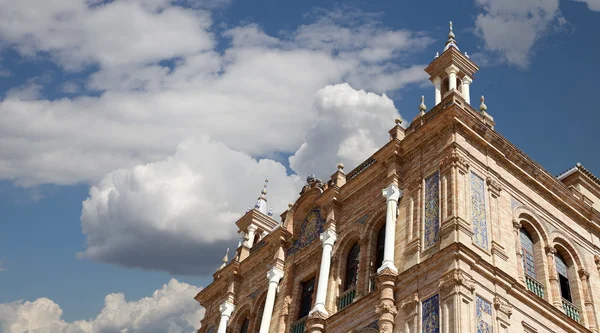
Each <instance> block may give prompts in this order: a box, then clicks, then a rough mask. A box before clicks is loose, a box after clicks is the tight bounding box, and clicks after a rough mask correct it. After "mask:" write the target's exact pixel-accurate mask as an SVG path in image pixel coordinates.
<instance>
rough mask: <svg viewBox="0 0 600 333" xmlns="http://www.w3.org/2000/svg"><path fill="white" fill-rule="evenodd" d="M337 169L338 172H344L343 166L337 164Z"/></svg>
mask: <svg viewBox="0 0 600 333" xmlns="http://www.w3.org/2000/svg"><path fill="white" fill-rule="evenodd" d="M337 168H338V171H343V170H344V164H342V163H338V165H337Z"/></svg>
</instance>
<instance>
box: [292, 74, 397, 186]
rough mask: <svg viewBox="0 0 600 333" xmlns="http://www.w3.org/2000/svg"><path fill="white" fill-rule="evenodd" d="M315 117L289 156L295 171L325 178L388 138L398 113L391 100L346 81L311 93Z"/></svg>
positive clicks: (348, 167)
mask: <svg viewBox="0 0 600 333" xmlns="http://www.w3.org/2000/svg"><path fill="white" fill-rule="evenodd" d="M314 107H315V109H316V111H317V118H318V121H317V122H315V123H314V124H313V126H312V127H311V128H310V129H309V130H308V131H307V133H306V135H305V137H304V140H305V142H304V143H303V144H302V146H301V147H300V149H298V151H297V152H296V153H295V155H293V156H291V157H290V159H289V160H290V167H291V168H292V169H293V170H295V171H296V172H297V173H298V174H299V175H302V176H305V175H308V174H310V173H313V172H314V173H315V174H317V175H318V176H320V177H322V179H324V180H328V179H329V176H330V175H331V174H332V173H333V172H334V171H335V168H334V166H335V165H336V164H337V163H339V162H342V163H344V167H345V168H346V172H348V171H350V170H352V168H354V167H356V166H357V165H358V164H359V163H361V162H362V161H364V160H365V159H366V158H367V157H369V155H371V154H373V153H374V152H375V151H377V149H379V148H380V147H381V146H383V145H384V144H385V143H386V142H387V140H388V139H389V134H388V131H389V129H390V128H392V127H393V126H394V120H395V119H396V118H399V117H400V115H399V114H398V111H397V110H396V108H395V107H394V102H393V101H392V100H391V99H389V98H388V97H387V96H385V94H384V95H383V96H379V95H377V94H374V93H367V92H365V91H364V90H355V89H353V88H352V87H351V86H350V85H348V84H339V85H335V86H327V87H325V88H323V89H321V90H319V91H318V92H317V94H316V95H315V102H314Z"/></svg>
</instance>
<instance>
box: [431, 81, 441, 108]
mask: <svg viewBox="0 0 600 333" xmlns="http://www.w3.org/2000/svg"><path fill="white" fill-rule="evenodd" d="M433 86H434V87H435V104H434V106H436V105H438V104H440V102H441V101H442V78H441V77H439V76H436V77H435V78H434V79H433Z"/></svg>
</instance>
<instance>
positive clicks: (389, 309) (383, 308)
mask: <svg viewBox="0 0 600 333" xmlns="http://www.w3.org/2000/svg"><path fill="white" fill-rule="evenodd" d="M375 313H376V314H378V315H380V316H381V315H383V314H386V313H389V314H391V315H392V316H394V317H396V315H397V314H398V310H397V309H396V307H395V306H394V305H392V304H389V303H379V305H377V306H376V307H375Z"/></svg>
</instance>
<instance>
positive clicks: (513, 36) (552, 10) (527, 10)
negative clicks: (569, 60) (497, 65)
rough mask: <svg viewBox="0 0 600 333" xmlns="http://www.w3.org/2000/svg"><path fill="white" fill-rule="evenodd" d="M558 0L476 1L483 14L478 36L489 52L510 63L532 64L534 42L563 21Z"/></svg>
mask: <svg viewBox="0 0 600 333" xmlns="http://www.w3.org/2000/svg"><path fill="white" fill-rule="evenodd" d="M558 2H559V0H524V1H504V0H476V3H477V4H478V5H480V6H481V8H482V9H483V13H481V14H479V15H478V16H477V18H476V20H475V27H476V31H477V33H478V34H479V35H480V36H481V37H482V38H483V40H484V41H485V47H486V49H487V50H489V51H493V52H497V53H499V54H500V56H501V57H502V59H504V60H505V61H507V62H508V63H510V64H513V65H516V66H518V67H521V68H525V67H527V66H528V65H529V61H530V58H531V55H532V52H533V51H532V48H533V47H534V45H535V42H536V41H537V40H538V39H539V38H540V37H541V36H543V35H544V33H546V32H547V31H548V29H549V28H550V26H551V25H552V24H557V23H558V24H560V23H562V22H564V18H563V17H562V15H561V13H560V10H559V7H558Z"/></svg>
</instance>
